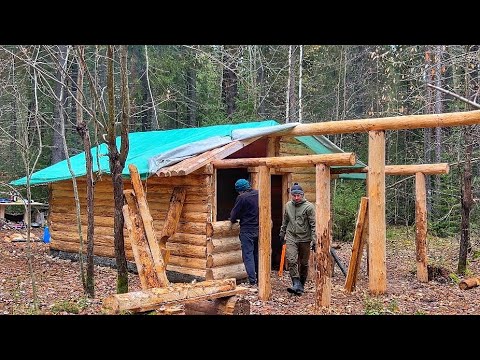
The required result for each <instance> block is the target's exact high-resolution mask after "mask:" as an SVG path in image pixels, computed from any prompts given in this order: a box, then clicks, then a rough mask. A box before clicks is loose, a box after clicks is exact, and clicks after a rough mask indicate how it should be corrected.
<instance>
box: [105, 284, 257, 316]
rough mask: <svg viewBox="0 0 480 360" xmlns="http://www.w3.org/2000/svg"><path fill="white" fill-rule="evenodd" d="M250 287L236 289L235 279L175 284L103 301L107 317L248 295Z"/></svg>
mask: <svg viewBox="0 0 480 360" xmlns="http://www.w3.org/2000/svg"><path fill="white" fill-rule="evenodd" d="M247 290H248V289H247V288H242V287H236V280H235V279H232V278H230V279H223V280H207V281H202V282H198V283H195V284H183V283H178V284H172V283H170V285H169V286H168V287H164V288H152V289H146V290H141V291H133V292H128V293H124V294H114V295H111V296H109V297H107V298H105V299H104V300H103V309H104V312H105V313H107V314H121V313H124V312H129V311H131V312H145V311H150V310H154V309H157V308H159V307H160V306H162V305H168V304H175V303H178V304H180V303H185V302H191V301H199V300H207V299H215V298H219V297H225V296H231V295H236V294H239V293H243V292H246V291H247Z"/></svg>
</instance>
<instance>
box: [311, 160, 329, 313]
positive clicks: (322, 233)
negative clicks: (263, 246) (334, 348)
mask: <svg viewBox="0 0 480 360" xmlns="http://www.w3.org/2000/svg"><path fill="white" fill-rule="evenodd" d="M315 170H316V177H315V188H316V195H315V220H316V227H315V228H316V235H317V245H316V247H317V250H316V256H315V258H316V259H315V285H316V291H315V312H317V313H318V312H319V311H320V308H321V307H323V306H325V307H328V306H330V298H331V287H332V266H331V261H332V260H331V257H330V216H331V214H330V168H329V167H328V166H326V165H324V164H317V165H315Z"/></svg>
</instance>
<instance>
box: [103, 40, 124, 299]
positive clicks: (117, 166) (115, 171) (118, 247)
mask: <svg viewBox="0 0 480 360" xmlns="http://www.w3.org/2000/svg"><path fill="white" fill-rule="evenodd" d="M121 48H122V49H121V55H120V64H121V68H122V69H121V72H120V78H121V82H122V85H121V89H122V124H121V137H122V141H121V150H120V152H119V151H118V148H117V145H116V143H115V138H116V131H115V130H116V127H115V94H114V91H115V86H114V76H113V75H114V72H113V56H114V49H113V46H112V45H109V46H108V48H107V96H108V124H107V144H108V156H109V163H110V172H111V174H112V183H113V197H114V203H115V210H114V220H113V221H114V223H113V233H114V246H115V261H116V265H117V293H119V294H121V293H126V292H128V271H127V260H126V257H125V243H124V237H123V226H124V219H123V210H122V208H123V178H122V171H123V168H124V167H125V159H126V155H127V153H128V146H129V144H128V118H129V108H128V105H129V100H128V85H127V72H126V65H127V64H126V52H127V51H126V47H125V46H121ZM125 121H126V122H127V124H126V125H127V126H126V127H125ZM125 150H126V151H125Z"/></svg>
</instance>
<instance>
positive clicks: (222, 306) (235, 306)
mask: <svg viewBox="0 0 480 360" xmlns="http://www.w3.org/2000/svg"><path fill="white" fill-rule="evenodd" d="M185 315H250V301H248V300H247V299H243V298H240V297H239V296H229V297H223V298H218V299H212V300H204V301H198V302H192V303H188V304H185Z"/></svg>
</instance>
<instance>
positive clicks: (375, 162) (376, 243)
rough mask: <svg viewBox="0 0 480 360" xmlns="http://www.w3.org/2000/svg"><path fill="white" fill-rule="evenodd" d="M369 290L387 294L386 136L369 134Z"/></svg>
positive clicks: (377, 133)
mask: <svg viewBox="0 0 480 360" xmlns="http://www.w3.org/2000/svg"><path fill="white" fill-rule="evenodd" d="M368 217H369V219H368V220H369V221H368V236H369V239H368V240H369V241H368V255H369V259H368V262H369V264H368V267H369V276H368V288H369V290H370V292H371V293H372V294H375V295H376V294H384V293H385V292H386V290H387V266H386V225H385V132H384V131H369V132H368Z"/></svg>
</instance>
